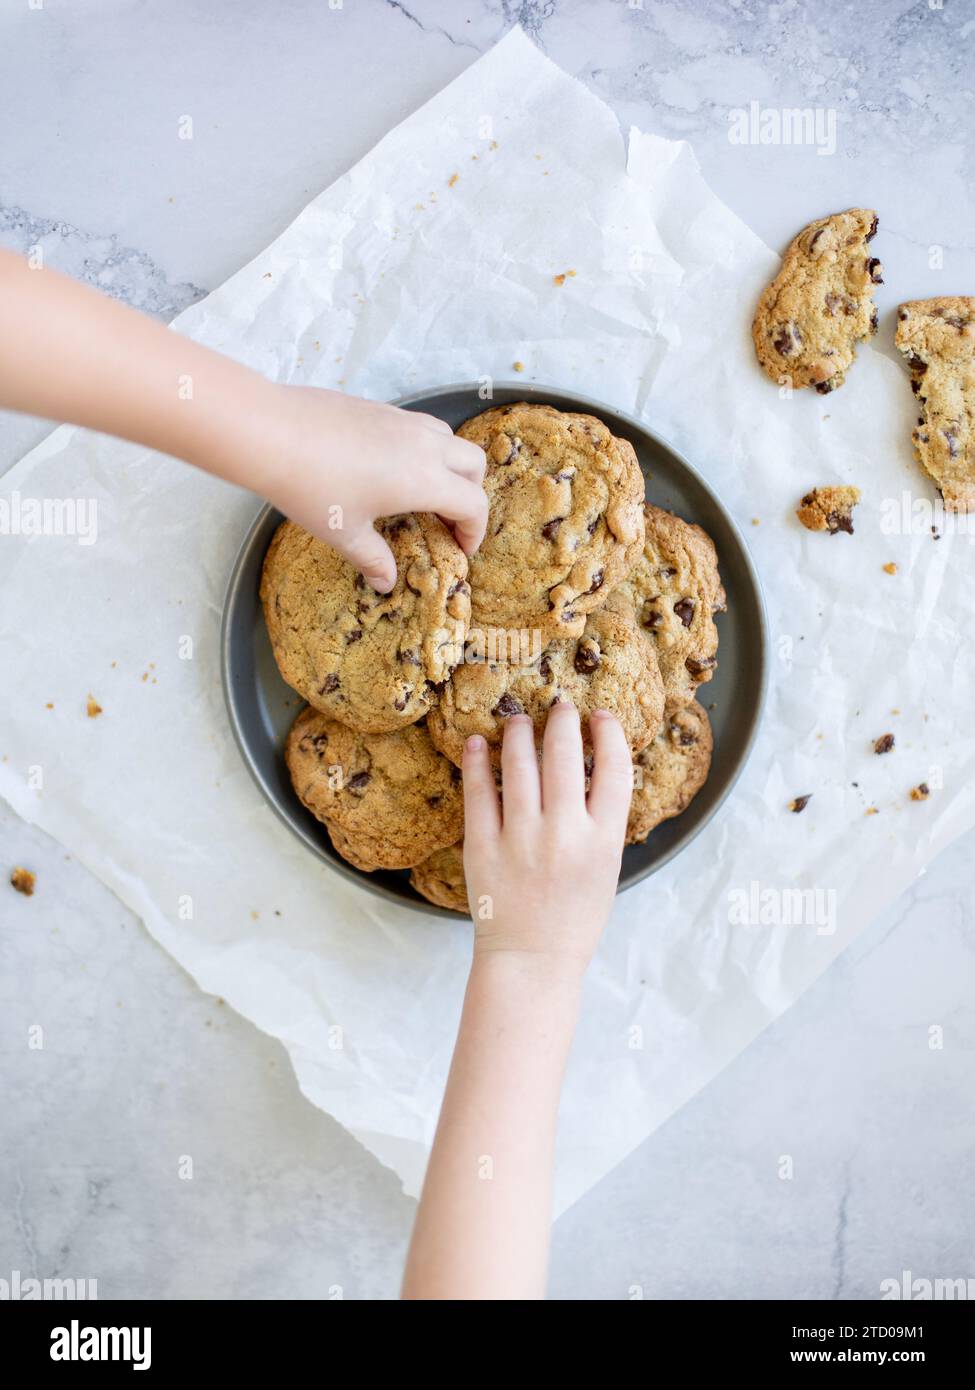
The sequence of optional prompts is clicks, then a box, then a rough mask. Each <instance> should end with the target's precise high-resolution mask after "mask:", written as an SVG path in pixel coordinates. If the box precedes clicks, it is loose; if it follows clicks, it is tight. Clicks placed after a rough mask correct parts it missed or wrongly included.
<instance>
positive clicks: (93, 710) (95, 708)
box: [85, 695, 102, 719]
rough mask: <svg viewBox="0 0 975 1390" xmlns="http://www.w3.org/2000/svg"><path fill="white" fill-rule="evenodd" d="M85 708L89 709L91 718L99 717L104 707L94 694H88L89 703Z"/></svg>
mask: <svg viewBox="0 0 975 1390" xmlns="http://www.w3.org/2000/svg"><path fill="white" fill-rule="evenodd" d="M85 708H86V709H87V711H88V718H89V719H97V718H98V716H99V715H100V714H101V713H102V707H101V705H100V704H99V703H98V701H97V700H96V699H95V697H94V695H89V696H88V704H87V705H86V706H85Z"/></svg>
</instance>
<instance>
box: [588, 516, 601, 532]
mask: <svg viewBox="0 0 975 1390" xmlns="http://www.w3.org/2000/svg"><path fill="white" fill-rule="evenodd" d="M598 525H599V517H598V516H595V517H593V519H592V521H590V523H589V525H588V526H587V527H586V530H587V531H588V532H589V534H590V536H591V535H593V534H594V532H595V530H596V527H597V526H598Z"/></svg>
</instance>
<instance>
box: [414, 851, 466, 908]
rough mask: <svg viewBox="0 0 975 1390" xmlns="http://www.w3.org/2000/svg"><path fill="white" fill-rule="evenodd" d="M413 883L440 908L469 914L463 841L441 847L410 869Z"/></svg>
mask: <svg viewBox="0 0 975 1390" xmlns="http://www.w3.org/2000/svg"><path fill="white" fill-rule="evenodd" d="M410 882H411V883H412V885H413V887H414V888H415V889H416V891H417V892H418V893H421V894H422V895H423V897H425V898H426V899H427V901H428V902H431V903H435V904H436V905H437V907H447V908H450V909H452V910H453V911H454V912H463V913H465V914H466V915H467V916H470V907H469V905H468V902H467V881H466V879H465V878H464V842H463V840H461V841H460V843H459V844H456V845H448V846H447V848H446V849H438V850H436V851H435V852H434V853H433V854H431V855H430V857H429V859H424V861H423V863H422V864H417V865H416V866H415V868H413V869H412V870H411V871H410Z"/></svg>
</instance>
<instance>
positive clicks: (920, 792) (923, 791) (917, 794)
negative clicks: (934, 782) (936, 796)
mask: <svg viewBox="0 0 975 1390" xmlns="http://www.w3.org/2000/svg"><path fill="white" fill-rule="evenodd" d="M930 795H931V788H930V787H929V786H928V784H927V782H919V783H918V784H917V786H916V787H912V788H911V800H912V801H927V799H928V797H929V796H930Z"/></svg>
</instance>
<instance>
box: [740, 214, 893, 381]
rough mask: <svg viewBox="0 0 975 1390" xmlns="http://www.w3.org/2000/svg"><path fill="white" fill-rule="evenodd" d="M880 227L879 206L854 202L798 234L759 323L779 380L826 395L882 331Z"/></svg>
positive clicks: (759, 348)
mask: <svg viewBox="0 0 975 1390" xmlns="http://www.w3.org/2000/svg"><path fill="white" fill-rule="evenodd" d="M876 232H877V214H876V213H875V212H873V211H872V210H871V209H870V208H850V209H849V211H847V212H836V213H833V214H832V216H830V217H821V218H820V219H819V220H818V221H817V222H810V223H809V226H808V227H803V229H802V231H801V232H800V233H799V235H798V236H797V237H795V238H794V240H793V241H792V243H791V244H790V246H789V249H788V250H787V251H786V253H785V256H784V258H783V261H782V269H781V270H780V271H779V273H778V275H777V276H776V277H775V279H774V280H773V281H772V283H771V284H770V285H769V286H768V287H767V288H766V289H765V291H764V292H763V294H762V297H761V299H760V300H759V301H758V308H757V310H756V311H755V321H754V323H753V324H752V337H753V338H754V340H755V351H756V353H757V354H758V360H759V362H760V363H761V365H762V367H763V369H764V370H765V372H766V373H767V374H768V376H770V377H771V378H772V380H773V381H775V382H778V383H779V384H780V385H781V384H783V383H785V382H789V383H791V385H792V386H793V387H796V388H798V387H801V386H815V388H816V390H817V391H819V392H820V394H822V395H826V394H827V393H828V392H830V391H834V390H835V389H836V387H837V386H842V384H843V378H844V373H845V372H846V370H847V368H848V367H849V366H850V365H851V363H852V362H853V359H854V358H855V357H856V345H857V343H858V342H860V341H861V340H862V339H864V338H869V337H870V336H871V334H873V333H876V331H877V310H876V309H875V308H874V304H873V287H874V285H882V284H883V280H882V279H881V269H882V267H881V264H880V262H879V261H878V260H877V258H876V256H871V255H870V251H869V247H868V245H867V243H868V242H869V241H871V240H872V239H873V237H874V236H875V235H876Z"/></svg>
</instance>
